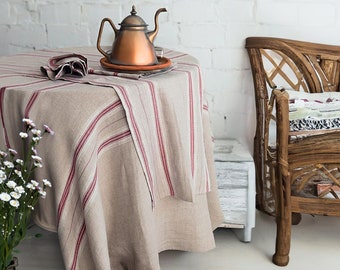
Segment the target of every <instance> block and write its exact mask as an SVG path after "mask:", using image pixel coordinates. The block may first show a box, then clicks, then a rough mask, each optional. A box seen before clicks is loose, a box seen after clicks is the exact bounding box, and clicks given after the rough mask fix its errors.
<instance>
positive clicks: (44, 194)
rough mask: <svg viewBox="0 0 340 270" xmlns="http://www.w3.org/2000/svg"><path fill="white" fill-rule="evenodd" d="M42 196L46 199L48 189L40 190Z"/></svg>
mask: <svg viewBox="0 0 340 270" xmlns="http://www.w3.org/2000/svg"><path fill="white" fill-rule="evenodd" d="M39 194H40V197H41V198H43V199H45V198H46V191H45V190H39Z"/></svg>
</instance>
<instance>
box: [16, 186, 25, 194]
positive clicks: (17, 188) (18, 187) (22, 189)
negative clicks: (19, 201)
mask: <svg viewBox="0 0 340 270" xmlns="http://www.w3.org/2000/svg"><path fill="white" fill-rule="evenodd" d="M14 191H15V192H18V193H20V194H22V193H25V189H24V187H23V186H16V187H15V188H14Z"/></svg>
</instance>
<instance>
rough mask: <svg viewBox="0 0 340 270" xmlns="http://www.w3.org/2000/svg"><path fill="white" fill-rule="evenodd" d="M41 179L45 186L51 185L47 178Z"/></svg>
mask: <svg viewBox="0 0 340 270" xmlns="http://www.w3.org/2000/svg"><path fill="white" fill-rule="evenodd" d="M42 181H43V183H44V185H45V186H46V187H52V184H51V182H50V181H48V180H47V179H43V180H42Z"/></svg>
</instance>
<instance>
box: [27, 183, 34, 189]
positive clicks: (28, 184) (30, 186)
mask: <svg viewBox="0 0 340 270" xmlns="http://www.w3.org/2000/svg"><path fill="white" fill-rule="evenodd" d="M26 187H27V188H28V189H32V190H35V186H34V185H33V184H31V183H27V185H26Z"/></svg>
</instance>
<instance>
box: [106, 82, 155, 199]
mask: <svg viewBox="0 0 340 270" xmlns="http://www.w3.org/2000/svg"><path fill="white" fill-rule="evenodd" d="M112 86H114V87H117V89H118V90H119V92H120V93H121V95H120V98H123V99H124V101H125V104H126V106H127V109H128V111H129V115H130V120H131V124H132V128H133V130H134V132H135V134H136V137H137V138H136V139H137V143H138V145H139V148H140V150H141V152H142V157H143V161H144V165H145V169H146V174H147V176H148V179H149V181H147V182H148V185H149V190H150V193H151V194H150V195H151V201H152V203H153V204H154V203H155V198H154V182H153V178H152V175H151V171H150V165H149V162H148V159H147V155H146V152H145V147H144V144H143V142H142V138H141V135H140V131H139V128H138V125H137V122H136V119H135V116H134V114H133V111H132V106H131V102H130V100H129V97H128V95H127V93H126V89H125V88H124V87H122V86H121V85H118V84H112ZM117 89H116V91H117ZM130 128H131V127H130Z"/></svg>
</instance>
